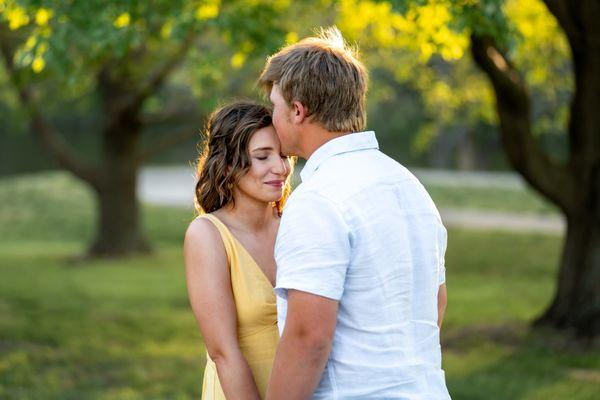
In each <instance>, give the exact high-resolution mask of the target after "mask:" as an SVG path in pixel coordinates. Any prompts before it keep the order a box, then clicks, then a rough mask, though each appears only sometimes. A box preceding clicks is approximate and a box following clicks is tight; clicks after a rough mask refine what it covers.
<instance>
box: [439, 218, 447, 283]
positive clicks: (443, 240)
mask: <svg viewBox="0 0 600 400" xmlns="http://www.w3.org/2000/svg"><path fill="white" fill-rule="evenodd" d="M447 247H448V231H446V228H445V227H444V225H442V224H441V223H440V233H439V234H438V249H439V264H438V285H443V284H444V283H446V248H447Z"/></svg>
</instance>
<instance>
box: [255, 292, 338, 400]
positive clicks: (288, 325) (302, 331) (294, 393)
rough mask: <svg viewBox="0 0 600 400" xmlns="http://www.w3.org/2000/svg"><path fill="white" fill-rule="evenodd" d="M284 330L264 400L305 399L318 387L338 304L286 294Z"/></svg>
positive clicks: (324, 299)
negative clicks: (286, 306)
mask: <svg viewBox="0 0 600 400" xmlns="http://www.w3.org/2000/svg"><path fill="white" fill-rule="evenodd" d="M287 302H288V310H287V318H286V321H285V328H284V330H283V334H282V336H281V340H280V341H279V346H278V347H277V353H276V355H275V362H274V364H273V372H272V373H271V380H270V382H269V387H268V389H267V397H266V398H267V399H269V400H278V399H286V400H287V399H289V400H295V399H308V398H310V397H311V396H312V394H313V392H314V391H315V388H316V387H317V385H318V384H319V381H320V379H321V375H322V374H323V369H324V368H325V364H326V363H327V358H328V357H329V352H330V351H331V344H332V342H333V336H334V333H335V325H336V320H337V312H338V302H337V301H335V300H332V299H329V298H326V297H322V296H318V295H314V294H311V293H307V292H302V291H299V290H288V295H287Z"/></svg>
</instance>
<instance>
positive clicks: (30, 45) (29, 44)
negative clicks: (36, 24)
mask: <svg viewBox="0 0 600 400" xmlns="http://www.w3.org/2000/svg"><path fill="white" fill-rule="evenodd" d="M36 43H37V37H35V36H29V38H28V39H27V41H26V42H25V49H27V50H30V49H32V48H33V46H35V44H36Z"/></svg>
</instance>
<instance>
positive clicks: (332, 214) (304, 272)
mask: <svg viewBox="0 0 600 400" xmlns="http://www.w3.org/2000/svg"><path fill="white" fill-rule="evenodd" d="M275 259H276V262H277V280H276V285H275V293H276V294H277V295H278V296H280V297H281V298H283V299H287V291H288V289H295V290H301V291H303V292H308V293H312V294H316V295H319V296H323V297H327V298H330V299H333V300H338V301H339V300H340V298H341V297H342V293H343V292H344V281H345V279H346V270H347V269H348V265H349V263H350V231H349V228H348V226H347V224H346V222H345V221H344V218H343V216H342V214H341V213H340V211H339V210H338V208H337V207H336V205H335V204H333V202H332V201H331V200H329V199H326V198H324V197H322V196H321V195H318V194H316V193H313V192H305V193H298V196H295V197H293V198H292V199H290V201H289V203H288V205H287V207H286V208H285V210H284V212H283V216H282V220H281V224H280V227H279V233H278V235H277V241H276V244H275Z"/></svg>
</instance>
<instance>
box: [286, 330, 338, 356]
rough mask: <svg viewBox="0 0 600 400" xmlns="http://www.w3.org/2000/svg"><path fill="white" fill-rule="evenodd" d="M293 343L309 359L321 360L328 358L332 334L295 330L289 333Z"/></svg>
mask: <svg viewBox="0 0 600 400" xmlns="http://www.w3.org/2000/svg"><path fill="white" fill-rule="evenodd" d="M291 334H292V336H293V342H294V343H295V345H296V346H298V348H299V349H301V351H302V352H304V353H305V354H310V355H311V358H315V359H322V358H326V357H328V356H329V352H330V351H331V346H332V344H333V332H326V331H319V330H305V329H297V330H295V331H293V332H291Z"/></svg>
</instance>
